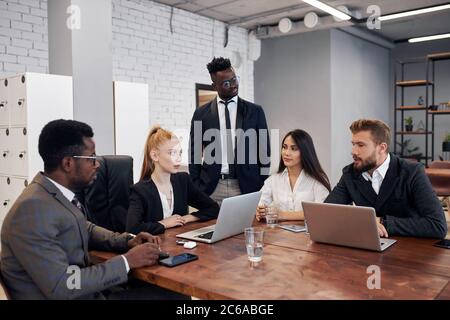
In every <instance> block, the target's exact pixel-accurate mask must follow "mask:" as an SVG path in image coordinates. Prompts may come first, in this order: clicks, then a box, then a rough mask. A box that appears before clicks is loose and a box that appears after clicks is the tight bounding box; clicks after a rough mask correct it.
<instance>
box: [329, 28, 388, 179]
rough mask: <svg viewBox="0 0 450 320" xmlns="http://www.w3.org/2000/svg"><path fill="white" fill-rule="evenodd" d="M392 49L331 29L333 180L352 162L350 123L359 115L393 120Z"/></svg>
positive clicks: (386, 120) (385, 120)
mask: <svg viewBox="0 0 450 320" xmlns="http://www.w3.org/2000/svg"><path fill="white" fill-rule="evenodd" d="M389 57H390V51H389V50H388V49H385V48H383V47H380V46H378V45H375V44H372V43H370V42H368V41H365V40H362V39H360V38H357V37H354V36H352V35H349V34H347V33H345V32H343V31H340V30H331V119H332V121H331V137H332V138H331V139H332V141H333V143H332V144H331V155H332V160H331V166H332V167H331V177H330V178H331V181H333V183H336V182H337V181H338V180H339V178H340V176H341V174H342V168H343V167H344V166H346V165H348V164H349V163H351V162H352V158H351V155H350V152H351V144H350V140H351V133H350V130H349V126H350V124H351V123H352V122H353V121H354V120H356V119H359V118H372V119H379V120H383V121H384V122H386V123H388V124H389V106H390V104H389Z"/></svg>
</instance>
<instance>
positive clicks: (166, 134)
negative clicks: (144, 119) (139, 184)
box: [140, 126, 176, 180]
mask: <svg viewBox="0 0 450 320" xmlns="http://www.w3.org/2000/svg"><path fill="white" fill-rule="evenodd" d="M175 137H176V136H175V135H174V134H173V133H172V132H170V131H168V130H165V129H163V128H161V127H160V126H154V127H153V128H152V129H151V130H150V132H149V134H148V136H147V140H146V141H145V148H144V161H143V163H142V169H141V178H140V179H141V180H144V179H150V177H151V176H152V173H153V171H154V170H155V164H154V163H153V160H152V157H151V156H150V151H152V150H153V149H156V148H158V146H160V145H161V144H162V143H164V142H166V141H167V140H171V139H172V138H175Z"/></svg>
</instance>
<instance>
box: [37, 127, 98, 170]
mask: <svg viewBox="0 0 450 320" xmlns="http://www.w3.org/2000/svg"><path fill="white" fill-rule="evenodd" d="M93 136H94V132H93V131H92V128H91V127H90V126H89V125H88V124H86V123H83V122H80V121H75V120H64V119H59V120H53V121H50V122H49V123H47V124H46V125H45V126H44V128H42V131H41V134H40V135H39V146H38V148H39V154H40V155H41V157H42V160H44V171H45V172H47V173H50V172H52V171H54V170H55V169H57V168H58V166H59V164H60V163H61V161H62V159H64V157H68V156H74V155H80V154H82V152H83V151H84V149H85V147H86V146H85V144H84V141H83V138H92V137H93Z"/></svg>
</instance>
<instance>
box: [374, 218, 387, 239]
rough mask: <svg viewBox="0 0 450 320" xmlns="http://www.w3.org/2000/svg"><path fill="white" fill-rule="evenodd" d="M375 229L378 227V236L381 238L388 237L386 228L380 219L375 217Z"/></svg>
mask: <svg viewBox="0 0 450 320" xmlns="http://www.w3.org/2000/svg"><path fill="white" fill-rule="evenodd" d="M377 227H378V235H379V236H380V237H382V238H387V237H389V235H388V232H387V230H386V228H385V227H384V226H383V224H381V218H380V217H377Z"/></svg>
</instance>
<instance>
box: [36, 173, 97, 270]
mask: <svg viewBox="0 0 450 320" xmlns="http://www.w3.org/2000/svg"><path fill="white" fill-rule="evenodd" d="M33 182H36V183H38V184H40V185H41V186H42V187H43V188H44V189H45V190H46V191H47V192H48V193H49V194H50V195H51V196H53V197H54V198H55V199H56V201H58V202H59V203H60V204H61V205H63V206H64V207H65V208H66V209H67V210H68V211H69V212H70V213H71V214H72V215H73V216H74V217H75V220H76V222H77V226H78V231H79V233H80V237H81V240H82V244H83V250H84V253H85V262H86V265H88V264H89V260H88V256H87V254H88V246H89V239H88V238H89V236H88V233H87V227H86V222H87V221H86V217H85V216H84V215H83V213H82V212H81V211H80V210H79V209H78V208H77V207H76V206H75V205H73V204H72V203H71V202H70V201H69V200H68V199H67V198H66V197H65V196H64V195H63V194H62V192H61V191H60V190H59V189H58V188H57V187H56V186H55V185H54V184H53V183H52V182H51V181H50V180H48V179H47V178H46V177H45V176H44V175H43V174H42V173H38V174H37V175H36V177H35V178H34V180H33Z"/></svg>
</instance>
